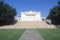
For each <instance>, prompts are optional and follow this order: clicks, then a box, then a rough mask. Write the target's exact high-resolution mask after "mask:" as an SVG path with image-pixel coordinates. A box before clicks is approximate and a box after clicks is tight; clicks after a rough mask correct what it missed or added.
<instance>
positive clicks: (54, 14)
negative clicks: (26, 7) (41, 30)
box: [47, 1, 60, 24]
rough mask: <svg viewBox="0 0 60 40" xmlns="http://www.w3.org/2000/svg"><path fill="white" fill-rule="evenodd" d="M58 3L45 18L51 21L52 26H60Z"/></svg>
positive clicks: (59, 2) (59, 7) (59, 6)
mask: <svg viewBox="0 0 60 40" xmlns="http://www.w3.org/2000/svg"><path fill="white" fill-rule="evenodd" d="M59 4H60V1H58V5H57V6H54V7H53V8H52V9H51V10H50V13H49V15H48V17H47V19H51V22H52V24H60V21H59V20H60V5H59Z"/></svg>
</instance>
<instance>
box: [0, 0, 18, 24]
mask: <svg viewBox="0 0 60 40" xmlns="http://www.w3.org/2000/svg"><path fill="white" fill-rule="evenodd" d="M16 14H17V12H16V9H15V8H13V7H11V6H10V5H8V4H6V3H4V1H1V0H0V24H9V23H10V22H12V21H13V20H14V17H15V16H16Z"/></svg>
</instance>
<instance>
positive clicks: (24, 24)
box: [0, 21, 56, 29]
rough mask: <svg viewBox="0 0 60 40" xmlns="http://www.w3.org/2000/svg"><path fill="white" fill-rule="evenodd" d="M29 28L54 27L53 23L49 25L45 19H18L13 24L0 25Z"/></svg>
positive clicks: (3, 27)
mask: <svg viewBox="0 0 60 40" xmlns="http://www.w3.org/2000/svg"><path fill="white" fill-rule="evenodd" d="M15 28H16V29H20V28H21V29H22V28H23V29H25V28H26V29H27V28H28V29H30V28H33V29H34V28H39V29H40V28H41V29H45V28H56V27H55V26H54V25H49V24H46V23H45V21H20V22H17V23H16V24H14V25H9V26H2V27H0V29H15Z"/></svg>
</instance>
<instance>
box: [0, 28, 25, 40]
mask: <svg viewBox="0 0 60 40" xmlns="http://www.w3.org/2000/svg"><path fill="white" fill-rule="evenodd" d="M24 30H25V29H0V40H18V38H19V37H20V36H21V35H22V34H23V32H24Z"/></svg>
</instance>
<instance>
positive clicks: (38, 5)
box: [4, 0, 58, 17]
mask: <svg viewBox="0 0 60 40" xmlns="http://www.w3.org/2000/svg"><path fill="white" fill-rule="evenodd" d="M4 1H5V3H7V4H9V5H10V6H12V7H13V8H15V9H16V11H17V15H16V17H19V16H20V14H21V13H20V12H22V11H37V12H41V17H47V16H48V14H49V12H50V9H52V8H53V7H54V6H56V5H57V2H58V0H4Z"/></svg>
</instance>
